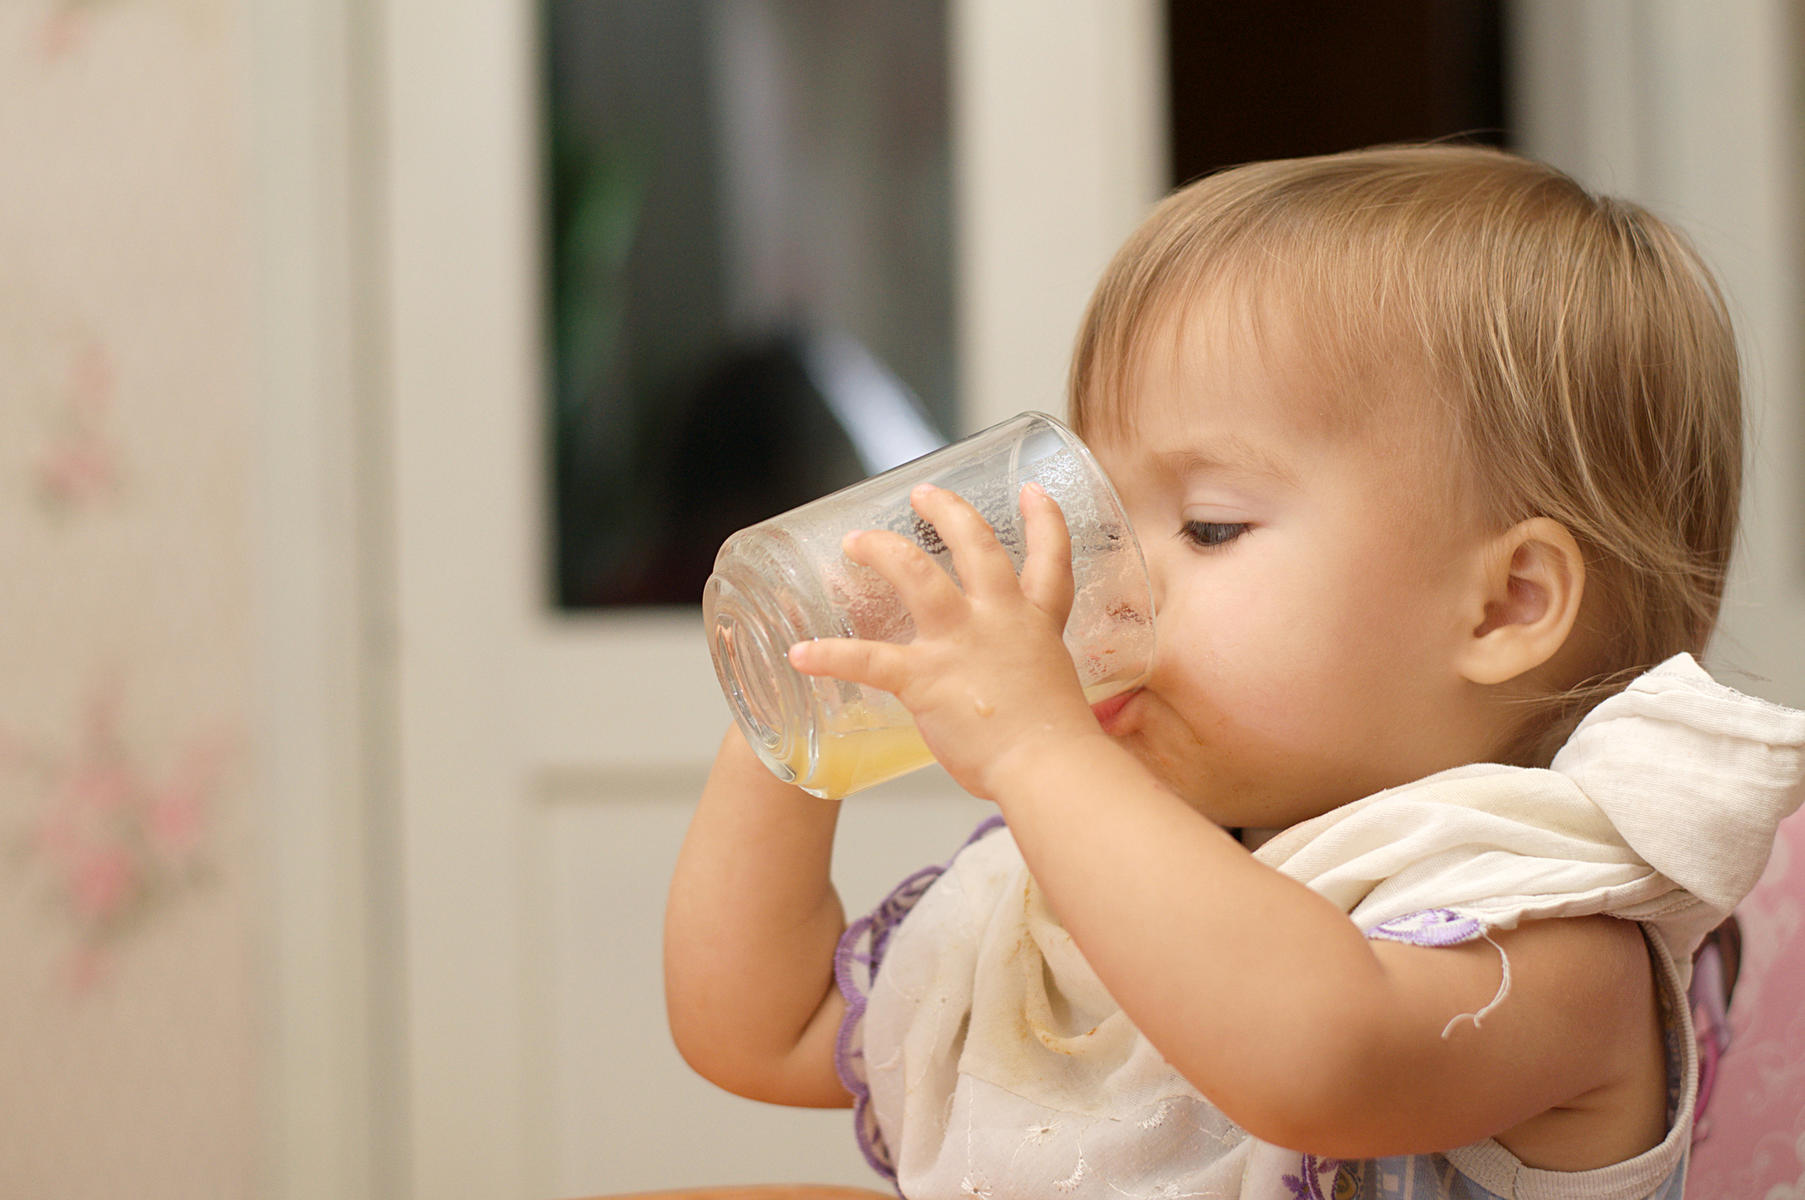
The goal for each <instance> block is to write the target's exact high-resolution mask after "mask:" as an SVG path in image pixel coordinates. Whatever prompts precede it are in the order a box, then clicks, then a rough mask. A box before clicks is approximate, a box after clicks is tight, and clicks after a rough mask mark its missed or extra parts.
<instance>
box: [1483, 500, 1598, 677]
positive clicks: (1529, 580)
mask: <svg viewBox="0 0 1805 1200" xmlns="http://www.w3.org/2000/svg"><path fill="white" fill-rule="evenodd" d="M1480 554H1481V569H1480V576H1479V584H1478V586H1479V591H1478V593H1477V594H1476V595H1475V599H1474V612H1475V614H1476V616H1477V618H1478V619H1477V621H1476V622H1475V624H1474V625H1473V629H1472V633H1471V634H1470V635H1469V636H1468V637H1467V638H1466V639H1465V641H1464V642H1463V643H1462V645H1461V648H1460V655H1459V662H1458V664H1457V666H1458V668H1459V670H1460V673H1461V675H1462V676H1463V677H1464V678H1466V679H1467V680H1469V681H1470V682H1472V683H1478V684H1497V683H1506V682H1509V681H1510V680H1512V679H1515V678H1517V677H1518V676H1520V675H1523V674H1525V673H1526V672H1529V671H1533V670H1535V669H1536V668H1537V667H1540V666H1542V665H1543V664H1544V663H1546V662H1548V661H1549V660H1550V659H1552V658H1553V657H1554V656H1555V654H1556V653H1557V652H1558V651H1559V650H1560V648H1561V647H1562V646H1563V645H1565V644H1566V641H1567V636H1568V635H1569V634H1570V633H1572V632H1573V625H1574V622H1575V621H1577V620H1578V619H1579V604H1580V600H1581V598H1582V597H1583V596H1584V595H1585V590H1586V562H1585V556H1584V555H1583V554H1581V553H1580V549H1579V543H1578V542H1577V541H1576V540H1574V537H1573V535H1572V534H1571V533H1569V532H1568V531H1567V527H1566V526H1565V525H1562V524H1561V523H1560V522H1559V521H1555V520H1552V519H1550V518H1548V517H1534V518H1531V519H1530V520H1527V521H1523V522H1521V523H1519V524H1517V525H1513V526H1511V527H1510V528H1509V529H1507V530H1505V531H1504V532H1503V533H1501V534H1499V535H1498V536H1497V537H1495V538H1492V539H1491V540H1490V541H1488V542H1487V543H1486V545H1485V546H1483V547H1482V548H1481V550H1480Z"/></svg>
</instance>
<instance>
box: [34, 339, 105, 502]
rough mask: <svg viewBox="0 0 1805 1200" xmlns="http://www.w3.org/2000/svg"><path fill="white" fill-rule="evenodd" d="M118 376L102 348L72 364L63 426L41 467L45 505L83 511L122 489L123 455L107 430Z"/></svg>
mask: <svg viewBox="0 0 1805 1200" xmlns="http://www.w3.org/2000/svg"><path fill="white" fill-rule="evenodd" d="M113 376H114V372H113V363H112V359H111V357H110V356H109V355H108V354H107V352H106V350H105V349H104V348H103V347H100V346H89V347H87V348H86V349H84V350H83V351H82V352H81V353H80V354H78V355H77V356H76V358H75V361H74V362H73V363H71V364H70V368H69V380H68V383H67V384H66V392H65V399H64V411H63V415H62V427H61V428H60V429H59V430H58V431H57V433H56V435H55V437H53V438H52V440H51V443H50V445H49V446H48V447H47V448H46V449H45V450H44V451H43V453H41V454H40V455H39V457H38V462H37V474H38V484H39V488H40V490H41V491H42V494H43V496H44V498H45V500H46V502H47V503H48V504H49V505H51V506H52V507H55V508H58V509H72V508H80V507H83V506H85V505H89V504H92V503H94V502H96V501H99V500H103V499H105V498H107V497H109V496H111V495H113V494H114V493H115V492H116V491H117V490H118V486H119V477H120V465H119V452H118V450H117V448H116V447H115V445H114V442H113V439H112V437H111V436H110V434H109V433H108V431H107V418H108V414H109V411H110V409H111V407H112V402H113V392H114V379H113Z"/></svg>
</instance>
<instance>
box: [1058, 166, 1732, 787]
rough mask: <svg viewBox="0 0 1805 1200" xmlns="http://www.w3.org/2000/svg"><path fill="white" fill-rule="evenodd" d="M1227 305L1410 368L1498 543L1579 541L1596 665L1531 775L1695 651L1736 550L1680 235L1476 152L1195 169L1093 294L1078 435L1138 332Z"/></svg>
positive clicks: (1623, 205)
mask: <svg viewBox="0 0 1805 1200" xmlns="http://www.w3.org/2000/svg"><path fill="white" fill-rule="evenodd" d="M1225 297H1227V298H1234V297H1239V298H1241V299H1243V300H1244V301H1251V303H1252V305H1253V307H1254V308H1255V310H1256V311H1257V310H1260V309H1261V308H1262V306H1263V305H1264V306H1265V307H1266V308H1267V309H1270V307H1271V299H1272V298H1282V301H1283V304H1284V311H1285V312H1286V313H1287V314H1293V315H1294V316H1296V317H1301V318H1302V319H1301V320H1298V321H1296V324H1298V325H1299V326H1300V327H1302V328H1305V329H1307V331H1308V332H1309V334H1310V336H1311V339H1312V342H1313V344H1314V345H1315V346H1316V347H1317V348H1318V350H1319V351H1320V357H1323V358H1324V359H1325V361H1327V362H1331V363H1336V364H1338V366H1337V367H1335V369H1336V370H1337V371H1339V372H1340V375H1341V378H1342V379H1344V380H1353V379H1354V378H1355V377H1357V376H1359V375H1360V374H1362V373H1366V372H1370V371H1372V370H1373V369H1374V368H1385V367H1386V366H1387V365H1388V364H1390V363H1394V362H1396V361H1398V360H1403V361H1407V362H1414V363H1415V364H1417V366H1418V367H1419V369H1420V370H1421V372H1422V373H1423V377H1424V378H1425V380H1426V381H1427V382H1428V383H1429V384H1430V390H1431V392H1432V393H1433V394H1434V395H1435V396H1436V397H1437V400H1438V401H1439V403H1440V404H1441V405H1442V406H1444V407H1443V408H1442V409H1440V410H1439V411H1438V413H1435V414H1428V415H1430V416H1439V417H1440V418H1441V419H1440V421H1439V422H1437V423H1438V424H1439V425H1440V426H1441V427H1442V428H1443V429H1444V430H1445V436H1447V437H1448V438H1449V439H1451V443H1452V448H1453V450H1454V452H1455V456H1456V458H1455V461H1456V462H1459V463H1461V464H1463V465H1464V467H1465V468H1466V470H1465V483H1466V486H1465V490H1466V491H1467V493H1468V494H1470V495H1471V496H1473V497H1475V498H1476V499H1477V500H1478V502H1479V504H1480V508H1481V516H1482V517H1483V518H1484V519H1485V520H1487V521H1488V522H1492V523H1495V524H1496V526H1497V527H1498V528H1499V529H1503V528H1506V527H1508V526H1509V525H1511V524H1514V523H1515V522H1516V521H1519V520H1523V519H1526V518H1528V517H1532V516H1545V517H1550V518H1553V519H1554V520H1557V521H1559V522H1560V523H1561V524H1562V525H1564V526H1565V527H1566V528H1567V529H1568V530H1569V531H1570V532H1571V533H1572V534H1573V535H1574V537H1575V538H1576V539H1577V540H1578V541H1579V543H1580V545H1581V547H1582V549H1583V551H1584V553H1585V556H1586V567H1587V589H1586V590H1587V596H1586V601H1585V608H1584V610H1583V612H1584V614H1585V616H1584V620H1585V622H1586V626H1587V629H1586V632H1587V633H1588V634H1589V635H1590V637H1591V639H1592V641H1593V643H1594V644H1595V645H1596V646H1597V653H1596V655H1595V656H1594V658H1595V661H1593V662H1591V663H1589V664H1587V668H1586V675H1585V678H1583V679H1578V680H1572V681H1569V682H1571V683H1572V684H1573V686H1571V687H1569V688H1567V689H1566V690H1564V691H1563V692H1562V693H1561V694H1560V695H1558V696H1551V697H1547V698H1545V702H1543V703H1541V704H1539V705H1537V707H1536V713H1535V716H1534V718H1533V719H1532V720H1531V721H1529V722H1527V723H1526V726H1525V729H1524V731H1523V733H1522V735H1521V736H1520V737H1519V739H1518V742H1517V744H1516V748H1515V749H1514V750H1513V754H1514V755H1515V756H1516V757H1518V758H1520V759H1523V760H1525V761H1531V762H1540V761H1545V760H1546V759H1547V758H1548V757H1549V756H1550V755H1551V754H1552V747H1553V746H1558V744H1559V741H1561V740H1564V737H1565V734H1566V732H1567V731H1569V730H1570V729H1571V726H1572V725H1573V724H1574V723H1575V722H1577V720H1578V719H1579V717H1580V716H1581V715H1583V713H1584V711H1585V710H1586V709H1588V708H1589V707H1590V706H1591V705H1592V704H1594V703H1596V702H1597V700H1598V699H1600V698H1602V697H1603V696H1604V695H1608V694H1609V693H1610V692H1611V691H1613V690H1616V688H1618V687H1621V686H1622V684H1623V683H1624V682H1627V680H1628V679H1629V678H1631V677H1633V676H1634V675H1635V674H1637V673H1639V672H1640V671H1642V670H1645V669H1646V668H1648V667H1650V666H1652V665H1654V664H1655V663H1657V662H1659V661H1661V660H1662V659H1665V658H1667V657H1669V656H1671V655H1673V654H1675V653H1677V652H1679V651H1682V650H1685V651H1691V652H1693V653H1695V654H1697V653H1701V652H1702V651H1703V650H1704V647H1705V644H1706V642H1707V641H1708V640H1709V638H1710V635H1711V632H1712V629H1713V628H1714V626H1715V624H1716V620H1717V614H1718V609H1719V606H1720V602H1721V599H1722V595H1723V586H1724V578H1725V573H1726V571H1727V569H1728V566H1729V561H1730V553H1731V548H1732V545H1733V543H1734V541H1735V536H1736V525H1737V508H1738V503H1739V499H1740V494H1741V475H1742V425H1743V417H1742V400H1741V382H1740V377H1739V370H1738V365H1737V356H1736V346H1735V340H1734V335H1733V333H1732V331H1731V328H1730V320H1729V315H1728V313H1727V311H1726V308H1725V304H1724V301H1723V297H1722V295H1721V293H1720V292H1719V290H1718V287H1717V285H1716V283H1715V282H1714V281H1713V279H1712V277H1711V274H1710V272H1709V270H1708V269H1707V267H1706V266H1705V265H1704V263H1703V261H1702V260H1701V259H1700V257H1699V255H1698V253H1697V251H1696V250H1695V249H1694V248H1693V247H1692V245H1691V244H1690V243H1689V242H1688V241H1687V239H1686V238H1685V237H1684V236H1683V235H1681V234H1680V233H1678V232H1677V231H1675V230H1673V229H1672V228H1670V227H1669V226H1667V225H1666V224H1664V223H1662V222H1661V221H1660V220H1658V219H1657V218H1655V217H1654V216H1652V215H1651V214H1649V213H1648V212H1647V211H1646V210H1644V209H1642V208H1641V207H1639V206H1637V205H1635V204H1632V203H1629V202H1626V201H1622V200H1617V199H1612V198H1609V197H1604V196H1598V195H1594V194H1592V193H1590V192H1588V191H1586V190H1585V189H1584V188H1582V187H1581V186H1580V185H1579V184H1577V183H1575V182H1574V181H1573V180H1572V179H1570V178H1569V177H1567V176H1566V175H1563V174H1561V173H1560V172H1559V171H1556V170H1554V169H1553V168H1551V167H1548V166H1545V165H1543V164H1540V163H1536V162H1532V161H1530V160H1527V159H1524V158H1521V157H1519V156H1516V155H1512V154H1507V153H1505V152H1502V151H1497V150H1491V149H1488V148H1484V147H1477V146H1462V145H1447V144H1438V145H1423V146H1398V147H1380V148H1376V149H1372V150H1361V151H1353V152H1349V153H1345V154H1336V155H1327V156H1323V157H1318V158H1306V159H1293V160H1285V161H1278V162H1267V163H1256V164H1253V165H1250V166H1245V167H1239V168H1235V169H1233V170H1228V171H1224V172H1222V173H1220V174H1216V175H1211V176H1207V177H1205V178H1203V179H1201V180H1198V181H1197V182H1195V183H1193V184H1191V185H1189V186H1187V187H1185V188H1182V189H1180V190H1179V191H1177V192H1175V193H1173V194H1172V195H1171V196H1169V197H1168V198H1167V199H1166V200H1165V201H1164V202H1163V203H1162V204H1160V205H1159V206H1158V207H1157V208H1156V209H1155V210H1154V212H1153V213H1152V214H1151V216H1149V218H1148V219H1147V220H1146V221H1145V222H1144V223H1143V224H1142V226H1141V227H1140V229H1139V230H1137V231H1136V232H1135V234H1134V235H1133V236H1132V237H1131V238H1130V239H1129V241H1128V242H1127V243H1126V244H1125V245H1124V246H1123V248H1122V249H1121V251H1120V252H1119V253H1118V254H1117V256H1116V258H1115V260H1114V261H1113V262H1112V263H1111V264H1110V266H1109V268H1108V269H1107V271H1106V272H1105V274H1104V276H1103V279H1102V281H1101V282H1100V283H1099V285H1098V287H1097V290H1096V292H1095V294H1094V295H1093V297H1092V300H1091V304H1090V307H1089V309H1088V311H1087V313H1086V315H1085V318H1084V322H1083V324H1082V327H1081V329H1080V333H1079V337H1078V342H1077V347H1076V351H1075V353H1074V357H1073V362H1072V371H1071V379H1070V403H1071V412H1072V420H1073V423H1074V425H1075V426H1076V427H1077V429H1078V431H1079V432H1080V434H1087V433H1095V432H1096V431H1098V430H1099V429H1101V428H1103V427H1105V426H1111V425H1113V426H1116V427H1123V426H1125V425H1126V424H1127V423H1128V422H1129V420H1130V399H1131V397H1130V395H1129V392H1130V389H1131V376H1132V371H1133V369H1134V365H1135V355H1136V353H1137V352H1138V350H1139V349H1140V347H1141V344H1142V342H1143V341H1144V340H1145V339H1146V337H1147V335H1148V334H1149V333H1150V332H1151V331H1152V330H1153V329H1154V327H1155V325H1156V323H1157V322H1159V321H1161V320H1163V319H1168V318H1169V317H1170V314H1171V313H1172V312H1173V311H1174V310H1175V307H1176V310H1177V311H1178V312H1180V314H1181V315H1183V316H1185V317H1187V318H1188V317H1189V316H1190V315H1191V312H1192V308H1193V306H1194V305H1197V304H1200V303H1204V302H1205V301H1206V300H1220V299H1223V298H1225ZM1371 390H1372V389H1371V388H1370V387H1368V388H1366V389H1365V391H1366V392H1370V391H1371ZM1347 396H1348V400H1347V401H1346V403H1349V404H1367V403H1369V400H1367V399H1364V398H1362V397H1361V389H1359V388H1349V389H1348V390H1347ZM1362 415H1363V414H1361V413H1359V412H1355V413H1351V414H1349V419H1358V418H1359V417H1360V416H1362Z"/></svg>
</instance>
